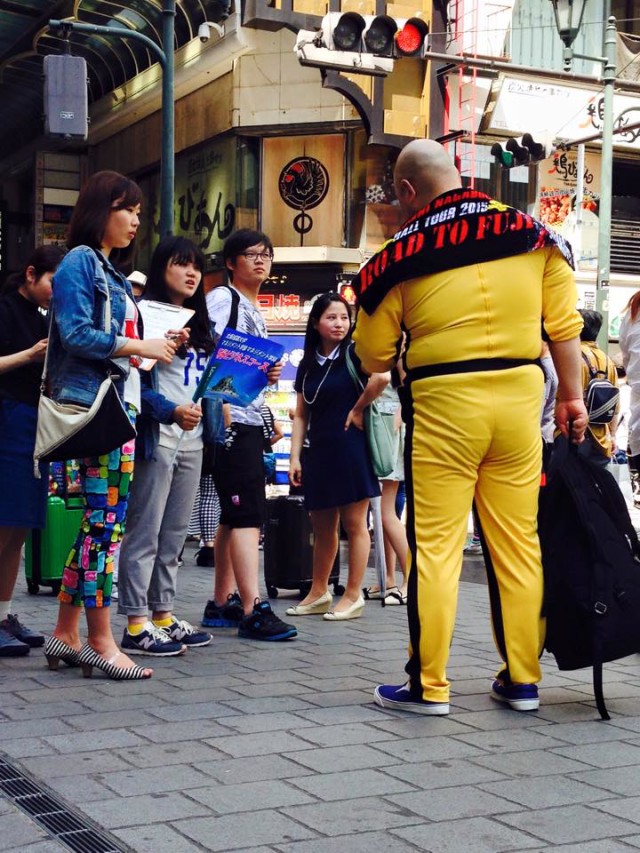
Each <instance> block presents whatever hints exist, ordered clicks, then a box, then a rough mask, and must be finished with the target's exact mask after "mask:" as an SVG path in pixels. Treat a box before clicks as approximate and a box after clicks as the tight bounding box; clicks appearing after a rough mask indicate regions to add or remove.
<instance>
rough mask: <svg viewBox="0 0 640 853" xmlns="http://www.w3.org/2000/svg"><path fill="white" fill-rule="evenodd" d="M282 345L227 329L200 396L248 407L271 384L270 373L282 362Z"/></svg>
mask: <svg viewBox="0 0 640 853" xmlns="http://www.w3.org/2000/svg"><path fill="white" fill-rule="evenodd" d="M283 351H284V347H283V346H282V344H279V343H276V342H275V341H272V340H269V339H268V338H258V337H255V335H247V334H246V333H245V332H239V331H238V330H237V329H225V330H224V332H223V333H222V336H221V337H220V340H219V341H218V346H217V348H216V350H215V352H214V353H213V355H212V356H211V358H210V359H209V364H208V365H207V368H206V370H205V372H204V375H203V382H202V383H201V384H202V386H203V387H202V388H201V389H199V390H200V394H199V396H202V397H214V398H218V399H221V400H223V401H224V402H226V403H233V404H234V405H236V406H248V405H249V403H251V402H252V400H255V398H256V397H257V396H258V394H259V393H260V392H261V391H262V389H263V388H265V387H266V384H267V372H268V371H269V369H270V368H271V367H273V365H274V364H276V363H277V362H278V361H279V360H280V359H281V358H282V353H283Z"/></svg>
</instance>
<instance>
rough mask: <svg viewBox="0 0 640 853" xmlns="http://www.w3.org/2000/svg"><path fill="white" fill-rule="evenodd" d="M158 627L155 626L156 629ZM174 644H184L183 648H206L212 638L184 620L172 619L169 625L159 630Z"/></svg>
mask: <svg viewBox="0 0 640 853" xmlns="http://www.w3.org/2000/svg"><path fill="white" fill-rule="evenodd" d="M157 627H158V625H156V628H157ZM160 630H161V631H164V632H165V634H167V635H168V636H169V637H171V639H172V640H174V641H175V642H176V643H184V644H185V646H208V645H209V643H210V642H211V640H213V637H212V636H211V634H208V633H207V632H206V631H198V630H197V629H196V628H194V627H193V625H190V624H189V622H186V621H185V620H184V619H176V618H175V616H174V618H173V622H172V623H171V625H167V627H166V628H160Z"/></svg>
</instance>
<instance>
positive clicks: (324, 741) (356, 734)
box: [292, 720, 389, 746]
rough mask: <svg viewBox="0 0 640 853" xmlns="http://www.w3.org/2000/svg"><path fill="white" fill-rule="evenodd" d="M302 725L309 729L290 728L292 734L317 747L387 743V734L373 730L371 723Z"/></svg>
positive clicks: (307, 721)
mask: <svg viewBox="0 0 640 853" xmlns="http://www.w3.org/2000/svg"><path fill="white" fill-rule="evenodd" d="M302 723H303V724H304V725H305V726H308V727H309V728H301V729H299V730H296V729H295V728H293V727H292V730H293V733H295V734H297V735H298V737H300V738H302V739H303V740H305V741H308V742H310V743H312V744H317V745H318V746H339V745H340V746H346V745H348V744H355V743H375V742H377V741H387V742H389V733H388V732H385V731H381V730H380V729H377V728H374V727H373V726H372V725H371V723H346V724H345V725H343V726H339V725H335V726H316V725H315V723H312V722H311V721H310V720H302ZM308 745H309V744H307V746H308Z"/></svg>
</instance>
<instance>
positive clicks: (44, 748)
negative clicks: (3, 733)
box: [1, 737, 56, 758]
mask: <svg viewBox="0 0 640 853" xmlns="http://www.w3.org/2000/svg"><path fill="white" fill-rule="evenodd" d="M1 746H2V752H4V753H5V754H6V755H8V756H9V757H11V758H31V757H32V756H34V755H54V754H55V752H56V751H55V749H54V748H53V747H52V746H51V744H50V743H46V742H45V741H44V740H41V739H40V738H34V737H25V738H18V739H17V740H5V741H3V742H2V745H1Z"/></svg>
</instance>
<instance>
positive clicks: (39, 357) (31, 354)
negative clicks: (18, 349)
mask: <svg viewBox="0 0 640 853" xmlns="http://www.w3.org/2000/svg"><path fill="white" fill-rule="evenodd" d="M47 340H48V338H43V339H42V340H41V341H38V342H37V343H35V344H34V345H33V346H32V347H31V348H30V349H29V350H27V353H28V358H29V361H44V357H45V355H46V354H47Z"/></svg>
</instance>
